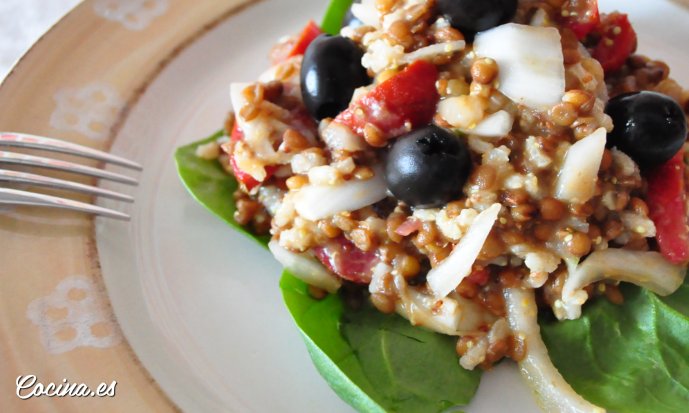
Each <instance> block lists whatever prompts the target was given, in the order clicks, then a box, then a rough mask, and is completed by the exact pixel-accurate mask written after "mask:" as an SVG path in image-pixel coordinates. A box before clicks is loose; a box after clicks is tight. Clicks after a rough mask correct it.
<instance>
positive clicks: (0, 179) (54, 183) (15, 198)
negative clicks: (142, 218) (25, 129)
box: [0, 132, 143, 220]
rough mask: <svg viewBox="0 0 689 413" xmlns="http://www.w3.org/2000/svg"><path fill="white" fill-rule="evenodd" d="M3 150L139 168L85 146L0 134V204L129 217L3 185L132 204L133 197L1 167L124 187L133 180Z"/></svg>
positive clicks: (19, 135) (111, 216)
mask: <svg viewBox="0 0 689 413" xmlns="http://www.w3.org/2000/svg"><path fill="white" fill-rule="evenodd" d="M5 148H30V149H39V150H44V151H50V152H59V153H65V154H69V155H75V156H81V157H85V158H90V159H95V160H98V161H101V162H105V163H110V164H113V165H119V166H123V167H125V168H129V169H132V170H135V171H141V170H142V169H143V168H142V167H141V165H139V164H137V163H136V162H132V161H130V160H128V159H125V158H121V157H119V156H115V155H112V154H109V153H107V152H103V151H99V150H96V149H93V148H88V147H86V146H82V145H77V144H75V143H71V142H65V141H61V140H58V139H52V138H45V137H41V136H34V135H27V134H24V133H15V132H0V205H31V206H43V207H51V208H61V209H69V210H73V211H79V212H85V213H88V214H93V215H99V216H103V217H108V218H115V219H120V220H129V215H127V214H124V213H122V212H118V211H114V210H112V209H108V208H103V207H99V206H96V205H91V204H87V203H84V202H79V201H75V200H73V199H69V198H62V197H56V196H51V195H45V194H40V193H36V192H31V191H24V190H19V189H13V188H7V187H6V185H7V184H20V185H22V186H24V185H28V186H37V187H45V188H54V189H60V190H65V191H73V192H79V193H83V194H88V195H92V196H96V197H99V196H100V197H104V198H110V199H115V200H119V201H124V202H134V198H132V197H131V196H129V195H125V194H120V193H118V192H114V191H110V190H107V189H103V188H98V187H95V186H91V185H84V184H80V183H77V182H72V181H67V180H64V179H56V178H49V177H47V176H43V175H37V174H33V173H27V172H18V171H14V170H8V169H3V168H2V165H3V164H5V165H22V166H30V167H36V168H41V169H53V170H58V171H66V172H70V173H75V174H79V175H86V176H90V177H94V178H98V179H107V180H111V181H115V182H120V183H123V184H127V185H137V184H138V182H137V180H136V179H134V178H131V177H129V176H125V175H121V174H118V173H114V172H110V171H106V170H103V169H99V168H92V167H90V166H85V165H80V164H78V163H73V162H66V161H61V160H57V159H51V158H44V157H40V156H34V155H25V154H20V153H16V152H9V151H5V150H3V149H5Z"/></svg>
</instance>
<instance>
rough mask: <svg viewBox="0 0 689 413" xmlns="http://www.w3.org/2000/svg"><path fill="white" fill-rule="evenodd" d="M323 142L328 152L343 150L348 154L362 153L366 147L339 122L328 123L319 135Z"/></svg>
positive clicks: (364, 143)
mask: <svg viewBox="0 0 689 413" xmlns="http://www.w3.org/2000/svg"><path fill="white" fill-rule="evenodd" d="M321 136H322V137H323V141H324V142H325V144H326V145H327V146H328V148H329V149H330V150H333V151H337V150H345V151H349V152H356V151H362V150H364V149H366V147H367V145H366V142H364V140H363V139H362V138H361V137H359V136H357V135H356V134H355V133H354V132H352V130H351V129H349V128H348V127H347V126H345V125H343V124H341V123H339V122H330V123H329V124H328V126H326V127H325V128H323V131H322V133H321Z"/></svg>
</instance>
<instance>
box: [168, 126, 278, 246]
mask: <svg viewBox="0 0 689 413" xmlns="http://www.w3.org/2000/svg"><path fill="white" fill-rule="evenodd" d="M221 136H223V131H218V132H216V133H214V134H213V135H212V136H209V137H208V138H206V139H204V140H202V141H199V142H194V143H192V144H189V145H186V146H182V147H180V148H178V149H177V151H176V152H175V163H176V164H177V173H178V174H179V177H180V178H181V179H182V183H184V186H185V187H186V188H187V190H188V191H189V193H190V194H191V196H192V197H194V199H196V200H197V201H198V202H199V203H200V204H201V205H203V206H204V207H206V208H207V209H208V210H209V211H211V212H212V213H214V214H215V215H217V216H218V217H220V218H221V219H222V220H223V221H225V222H227V223H228V224H230V226H231V227H232V228H234V229H236V230H237V231H239V232H241V233H242V234H244V235H246V236H247V237H249V238H251V239H252V240H255V241H256V242H258V243H259V244H260V245H262V246H263V247H267V245H268V241H270V237H269V236H258V237H257V236H255V235H253V234H251V233H250V232H248V231H247V230H246V229H245V228H244V227H242V226H241V225H239V224H238V223H237V221H235V220H234V211H236V210H237V207H236V205H235V203H234V197H233V196H232V194H233V193H234V191H235V190H237V181H236V180H235V179H234V177H233V176H232V175H230V174H228V173H227V172H225V170H224V169H223V168H222V166H220V163H218V161H216V160H211V161H209V160H205V159H201V158H199V157H198V156H196V148H197V147H198V146H200V145H203V144H206V143H208V142H212V141H214V140H216V139H218V138H220V137H221Z"/></svg>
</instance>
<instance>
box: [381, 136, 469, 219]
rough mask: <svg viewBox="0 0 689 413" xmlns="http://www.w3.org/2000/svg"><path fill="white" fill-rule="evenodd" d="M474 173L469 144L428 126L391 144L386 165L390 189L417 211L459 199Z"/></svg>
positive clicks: (386, 176) (386, 175)
mask: <svg viewBox="0 0 689 413" xmlns="http://www.w3.org/2000/svg"><path fill="white" fill-rule="evenodd" d="M470 171H471V158H470V157H469V148H468V146H467V144H466V143H465V142H464V141H463V140H462V139H460V138H459V137H457V136H455V134H453V133H452V132H450V131H449V130H447V129H443V128H441V127H438V126H435V125H429V126H426V127H424V128H421V129H417V130H415V131H412V132H410V133H408V134H406V135H404V136H402V137H400V138H398V139H397V140H396V141H395V143H393V144H392V147H391V148H390V152H389V153H388V156H387V159H386V164H385V179H386V181H387V185H388V189H389V190H390V192H392V194H393V195H394V196H395V197H396V198H397V199H399V200H401V201H404V202H405V203H407V204H408V205H410V206H412V207H416V208H434V207H438V206H441V205H445V204H446V203H448V202H450V201H452V200H455V199H458V198H459V197H460V196H461V195H462V187H463V186H464V183H465V182H466V180H467V178H468V177H469V173H470Z"/></svg>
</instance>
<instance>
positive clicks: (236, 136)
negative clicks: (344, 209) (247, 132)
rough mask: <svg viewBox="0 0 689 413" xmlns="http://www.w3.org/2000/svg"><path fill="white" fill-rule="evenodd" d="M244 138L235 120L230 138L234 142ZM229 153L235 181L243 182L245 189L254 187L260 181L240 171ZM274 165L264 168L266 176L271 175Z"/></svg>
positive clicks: (273, 171)
mask: <svg viewBox="0 0 689 413" xmlns="http://www.w3.org/2000/svg"><path fill="white" fill-rule="evenodd" d="M243 139H244V133H243V132H242V130H241V129H239V126H238V125H237V122H235V123H234V126H233V127H232V133H231V134H230V140H232V141H234V142H238V141H241V140H243ZM229 155H230V166H231V167H232V173H233V174H234V177H235V178H237V181H239V182H241V183H243V184H244V186H245V187H246V189H247V190H249V191H250V190H251V189H253V188H254V187H256V186H257V185H258V184H260V182H258V181H257V180H256V179H254V177H253V176H251V175H249V174H248V173H246V172H244V171H242V170H241V169H239V166H238V165H237V161H236V160H235V158H234V156H233V155H232V154H229ZM275 169H276V168H275V166H269V167H267V168H266V178H269V177H271V176H272V175H273V174H274V173H275Z"/></svg>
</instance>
